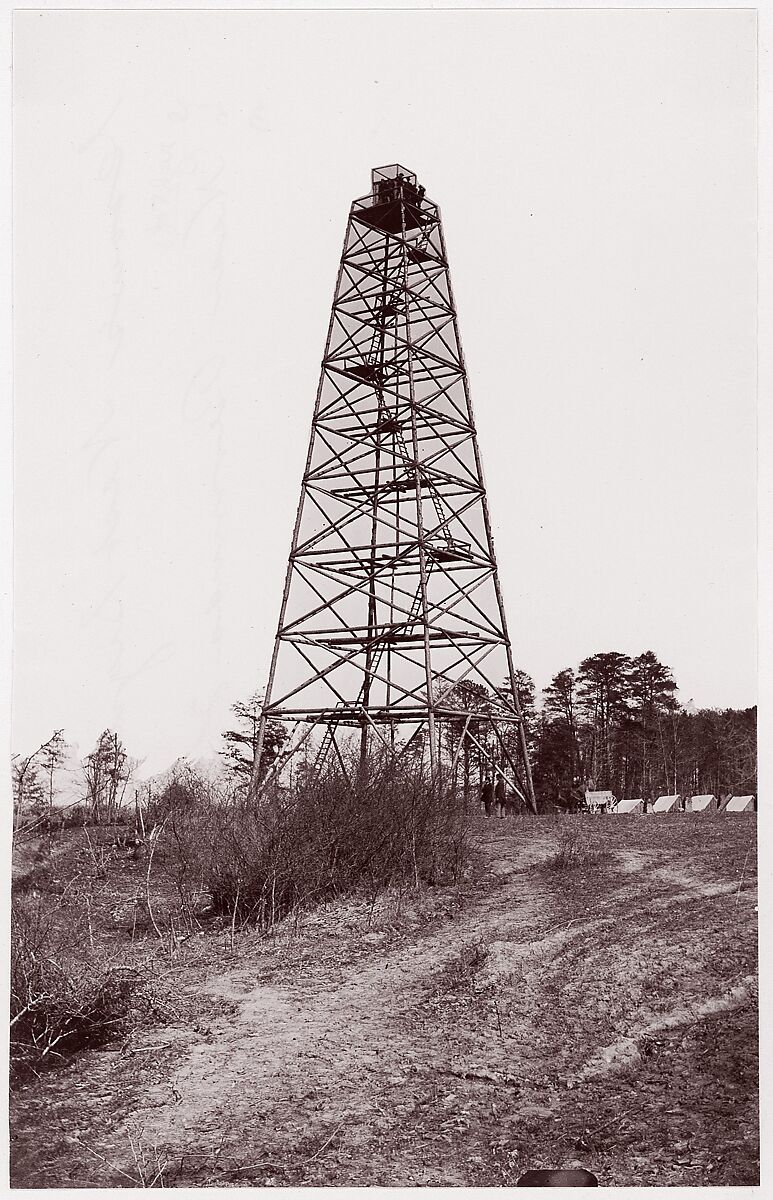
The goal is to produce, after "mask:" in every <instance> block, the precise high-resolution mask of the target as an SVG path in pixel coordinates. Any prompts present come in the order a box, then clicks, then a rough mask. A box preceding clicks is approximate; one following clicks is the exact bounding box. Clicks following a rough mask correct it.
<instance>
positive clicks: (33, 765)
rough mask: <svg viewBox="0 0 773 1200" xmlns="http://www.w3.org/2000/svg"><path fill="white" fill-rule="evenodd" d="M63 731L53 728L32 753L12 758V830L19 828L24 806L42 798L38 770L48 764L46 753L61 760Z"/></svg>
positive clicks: (42, 792)
mask: <svg viewBox="0 0 773 1200" xmlns="http://www.w3.org/2000/svg"><path fill="white" fill-rule="evenodd" d="M63 733H64V730H63V729H55V730H54V732H53V733H52V734H51V737H50V738H48V740H47V741H45V742H42V743H41V744H40V745H39V746H38V748H37V750H35V751H34V753H32V754H30V755H28V756H27V757H26V758H22V757H21V756H20V755H18V754H16V755H14V757H13V759H12V780H13V800H14V822H13V828H14V832H16V830H17V829H18V828H19V824H20V822H21V818H22V812H23V811H24V808H25V806H26V805H27V804H29V803H31V802H32V801H33V800H40V799H42V797H43V796H44V794H45V792H44V788H43V783H42V781H41V779H40V774H39V771H40V768H41V767H44V768H45V767H46V766H47V764H48V760H47V759H46V755H47V754H49V755H50V754H58V755H59V757H58V758H57V762H60V761H61V752H62V749H63V747H64V741H63V739H62V734H63ZM52 786H53V785H52Z"/></svg>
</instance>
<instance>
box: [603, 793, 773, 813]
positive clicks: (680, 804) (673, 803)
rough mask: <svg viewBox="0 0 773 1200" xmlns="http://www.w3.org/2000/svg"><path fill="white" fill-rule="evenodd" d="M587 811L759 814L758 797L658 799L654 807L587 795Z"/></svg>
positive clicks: (661, 797) (662, 797)
mask: <svg viewBox="0 0 773 1200" xmlns="http://www.w3.org/2000/svg"><path fill="white" fill-rule="evenodd" d="M585 807H586V808H587V810H588V812H592V813H634V814H635V813H647V812H649V813H678V812H697V813H716V812H728V813H749V812H756V811H757V797H756V796H725V797H724V798H723V799H721V800H719V799H717V797H716V796H711V795H707V796H678V795H677V796H658V798H657V800H656V801H655V802H654V804H648V803H647V801H646V800H643V799H639V800H617V799H616V798H615V796H614V795H613V794H612V792H586V793H585Z"/></svg>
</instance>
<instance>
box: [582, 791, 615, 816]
mask: <svg viewBox="0 0 773 1200" xmlns="http://www.w3.org/2000/svg"><path fill="white" fill-rule="evenodd" d="M585 807H586V808H587V809H588V811H589V812H592V813H599V812H611V811H612V809H613V808H614V807H615V797H614V796H613V795H612V793H611V792H586V793H585Z"/></svg>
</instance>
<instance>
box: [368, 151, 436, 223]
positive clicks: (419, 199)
mask: <svg viewBox="0 0 773 1200" xmlns="http://www.w3.org/2000/svg"><path fill="white" fill-rule="evenodd" d="M370 183H371V193H370V195H369V196H363V197H362V199H361V200H356V201H355V203H354V214H355V216H356V217H357V218H358V219H359V220H360V221H364V222H365V224H366V225H370V226H371V228H372V229H379V230H381V232H382V233H404V232H406V231H408V230H411V229H419V228H420V227H421V226H422V225H424V224H425V223H427V222H429V221H431V220H433V219H434V213H430V212H427V213H424V212H422V211H421V209H422V205H423V203H424V188H423V187H419V186H418V181H417V179H416V176H415V175H414V173H413V171H409V170H408V169H407V167H401V166H400V164H399V163H392V164H391V165H390V166H388V167H376V168H375V169H374V170H373V171H371V173H370ZM431 207H432V209H434V207H435V206H434V205H432V206H431Z"/></svg>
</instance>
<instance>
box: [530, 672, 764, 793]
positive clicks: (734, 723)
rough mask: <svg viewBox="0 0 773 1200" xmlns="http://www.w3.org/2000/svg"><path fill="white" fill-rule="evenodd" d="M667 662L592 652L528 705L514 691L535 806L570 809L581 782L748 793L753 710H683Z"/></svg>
mask: <svg viewBox="0 0 773 1200" xmlns="http://www.w3.org/2000/svg"><path fill="white" fill-rule="evenodd" d="M676 691H677V684H676V681H675V679H674V677H673V674H672V672H671V670H670V668H669V667H668V666H666V665H665V664H664V663H662V662H660V661H659V659H658V658H657V656H656V655H655V654H654V653H653V652H652V651H651V650H646V651H644V652H643V653H642V654H639V655H637V656H636V657H630V656H628V655H626V654H621V653H619V652H618V651H607V652H603V653H599V654H592V655H590V656H589V657H588V658H585V659H583V660H582V662H581V663H580V664H579V667H578V668H577V669H576V670H574V669H572V668H571V667H567V668H565V669H564V670H562V671H559V672H558V674H556V675H554V677H553V678H552V680H551V681H550V683H549V684H548V686H547V687H546V688H545V689H544V691H543V693H542V705H541V707H540V709H539V711H537V709H536V706H535V704H534V692H533V688H532V690H531V693H530V692H529V689H528V687H526V688H525V689H524V692H523V695H522V702H523V707H524V709H525V716H526V724H527V730H528V739H529V744H530V749H531V757H532V762H533V770H534V782H535V789H536V791H537V794H538V797H539V800H540V801H541V802H542V804H543V805H546V804H548V803H550V802H551V801H552V802H553V803H556V804H557V805H559V806H560V807H563V808H574V807H577V806H578V804H579V801H580V797H581V796H582V793H583V792H584V791H585V789H586V788H587V789H590V790H594V789H609V790H611V791H612V792H614V794H615V796H616V797H617V798H618V799H619V800H623V799H633V798H636V799H639V798H643V799H646V800H652V799H654V798H656V797H657V796H659V795H671V794H677V793H678V794H680V795H684V796H687V795H699V794H703V793H712V794H714V795H716V796H723V795H727V794H756V791H757V710H756V707H752V708H746V709H724V710H717V709H701V710H695V709H693V708H692V706H689V707H685V706H683V705H681V704H679V703H678V701H677V699H676Z"/></svg>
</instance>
